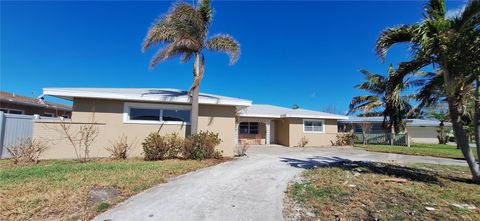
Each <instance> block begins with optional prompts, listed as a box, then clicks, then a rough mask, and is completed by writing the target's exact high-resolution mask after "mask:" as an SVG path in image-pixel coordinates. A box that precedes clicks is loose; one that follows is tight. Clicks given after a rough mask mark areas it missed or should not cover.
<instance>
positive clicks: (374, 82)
mask: <svg viewBox="0 0 480 221" xmlns="http://www.w3.org/2000/svg"><path fill="white" fill-rule="evenodd" d="M360 72H361V73H362V74H364V75H365V81H364V82H363V83H361V84H359V85H356V86H355V87H356V88H358V89H361V90H365V91H367V92H369V93H370V95H363V96H356V97H354V98H353V99H352V101H351V102H350V110H349V112H348V114H351V113H353V112H357V111H363V114H364V115H369V114H372V115H374V114H376V113H378V110H379V109H382V108H383V110H382V115H383V117H384V120H383V124H384V126H385V124H386V121H387V119H388V122H389V123H388V128H389V129H390V131H392V133H399V132H400V131H401V128H402V124H403V119H404V118H405V117H406V114H407V113H408V112H409V111H410V109H411V108H412V106H411V105H410V103H409V101H410V100H411V99H412V98H413V96H412V95H403V94H402V92H403V91H404V90H405V89H407V88H409V87H411V86H415V85H418V84H419V82H418V80H407V81H404V82H403V83H402V84H398V85H395V86H394V87H392V86H390V85H389V82H390V78H392V77H395V76H396V75H397V73H396V71H395V70H394V69H393V66H392V65H390V67H389V68H388V73H389V74H388V77H386V76H383V75H381V74H374V73H371V72H369V71H368V70H361V71H360Z"/></svg>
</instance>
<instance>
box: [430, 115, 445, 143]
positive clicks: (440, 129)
mask: <svg viewBox="0 0 480 221" xmlns="http://www.w3.org/2000/svg"><path fill="white" fill-rule="evenodd" d="M428 115H429V116H430V117H432V118H434V119H436V120H438V121H440V123H439V124H438V129H437V133H438V134H437V138H438V143H439V144H447V142H448V139H447V128H446V127H445V122H446V121H447V120H448V111H444V110H440V111H434V112H430V113H429V114H428Z"/></svg>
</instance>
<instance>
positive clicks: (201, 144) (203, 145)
mask: <svg viewBox="0 0 480 221" xmlns="http://www.w3.org/2000/svg"><path fill="white" fill-rule="evenodd" d="M221 142H222V139H220V138H219V137H218V133H213V132H209V131H200V132H199V133H197V134H193V135H191V136H190V137H187V138H186V139H185V144H184V147H183V151H182V155H183V157H184V158H186V159H196V160H203V159H209V158H222V152H221V151H217V150H215V147H216V146H217V145H219V144H220V143H221Z"/></svg>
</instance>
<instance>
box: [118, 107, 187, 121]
mask: <svg viewBox="0 0 480 221" xmlns="http://www.w3.org/2000/svg"><path fill="white" fill-rule="evenodd" d="M131 108H138V109H158V110H160V116H159V119H158V121H157V120H131V119H130V109H131ZM164 109H168V110H184V111H192V107H191V106H188V105H177V104H155V103H136V102H135V103H134V102H124V103H123V123H126V124H163V125H165V124H167V125H190V124H191V119H190V121H189V122H185V121H182V122H180V121H163V120H162V118H163V110H164Z"/></svg>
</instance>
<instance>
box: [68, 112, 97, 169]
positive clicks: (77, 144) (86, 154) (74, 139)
mask: <svg viewBox="0 0 480 221" xmlns="http://www.w3.org/2000/svg"><path fill="white" fill-rule="evenodd" d="M59 125H60V130H61V132H62V134H63V135H64V137H65V139H67V140H68V142H69V143H70V144H71V145H72V147H73V149H74V151H75V156H76V158H77V160H78V161H80V162H82V163H83V162H87V161H88V160H89V159H90V146H91V145H92V144H93V143H94V141H95V140H96V139H97V137H98V134H99V128H98V125H97V122H96V121H95V112H93V113H92V117H91V119H90V122H87V123H78V124H77V123H75V124H72V123H70V122H65V120H64V119H61V120H60V123H59ZM72 125H80V127H79V129H78V130H75V129H72Z"/></svg>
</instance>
